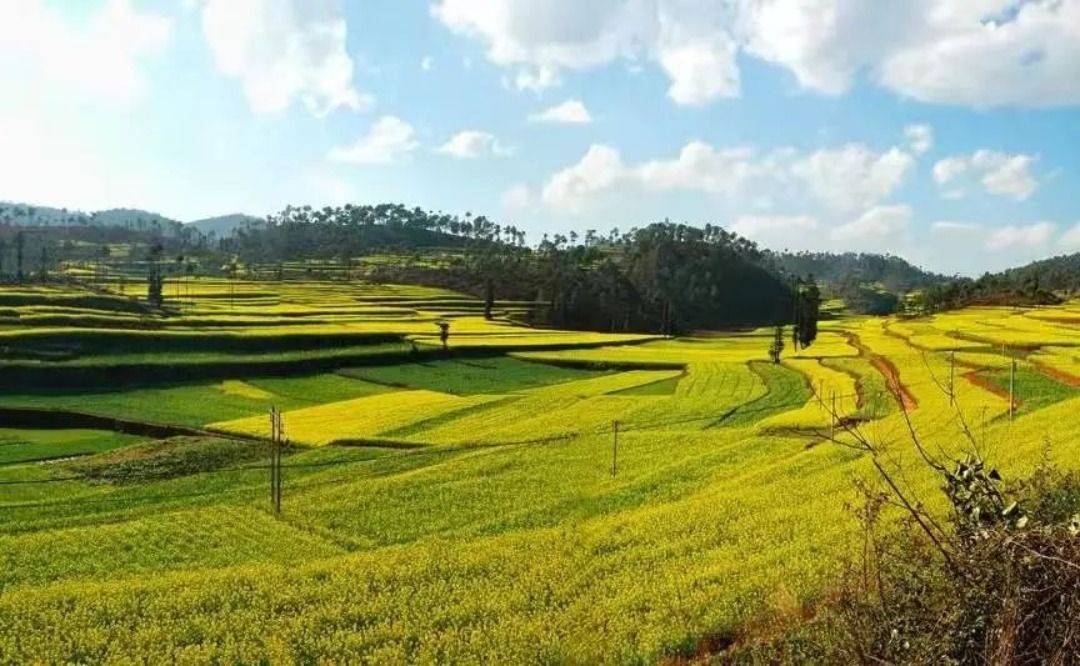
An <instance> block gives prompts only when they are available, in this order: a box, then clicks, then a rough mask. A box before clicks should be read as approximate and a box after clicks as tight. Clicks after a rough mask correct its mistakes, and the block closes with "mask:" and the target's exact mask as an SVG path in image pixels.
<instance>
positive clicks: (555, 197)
mask: <svg viewBox="0 0 1080 666" xmlns="http://www.w3.org/2000/svg"><path fill="white" fill-rule="evenodd" d="M626 177H628V172H627V170H626V167H625V166H623V162H622V156H621V155H619V151H618V150H615V149H614V148H612V147H610V146H604V145H599V144H593V145H592V146H589V150H588V151H587V152H586V153H585V155H584V156H583V157H582V158H581V161H579V162H578V163H577V164H574V165H572V166H569V167H567V168H565V169H563V170H562V171H559V172H558V173H556V174H555V175H553V176H552V177H551V178H550V179H549V180H548V182H547V184H546V185H544V189H543V191H542V192H541V198H542V199H543V201H544V203H546V204H548V205H550V206H552V207H554V208H557V209H560V210H564V211H568V212H581V211H582V210H584V209H585V208H586V207H587V206H588V204H589V203H590V201H591V200H592V199H593V198H594V197H595V196H596V195H599V194H602V193H604V192H605V191H607V190H609V189H610V188H611V187H612V186H614V185H615V184H616V183H618V182H619V181H621V180H623V179H624V178H626Z"/></svg>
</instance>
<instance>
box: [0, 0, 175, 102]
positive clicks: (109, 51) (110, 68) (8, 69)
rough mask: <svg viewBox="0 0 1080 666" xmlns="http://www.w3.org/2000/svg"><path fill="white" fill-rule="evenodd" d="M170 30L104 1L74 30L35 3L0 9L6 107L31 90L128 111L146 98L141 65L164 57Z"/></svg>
mask: <svg viewBox="0 0 1080 666" xmlns="http://www.w3.org/2000/svg"><path fill="white" fill-rule="evenodd" d="M172 29H173V24H172V20H171V19H169V18H167V17H164V16H160V15H157V14H153V13H148V12H141V11H136V10H135V9H134V8H133V7H132V6H131V3H130V2H129V1H128V0H109V1H108V2H106V3H105V4H104V5H103V6H102V7H101V8H100V9H98V10H97V11H93V12H91V14H90V16H89V18H88V19H86V20H85V21H80V22H78V23H76V22H75V21H72V20H69V19H67V18H65V17H64V16H63V15H62V14H61V12H60V11H58V10H57V9H55V8H51V7H50V6H49V5H48V4H47V3H45V2H42V1H41V0H20V1H19V2H4V3H0V82H2V83H4V84H5V88H7V89H8V90H9V100H8V102H9V103H10V102H11V98H13V97H18V96H20V95H25V94H27V92H28V91H29V90H30V89H31V88H34V89H39V88H40V89H45V90H53V89H59V88H63V89H64V90H65V93H67V92H78V93H81V94H86V95H87V96H88V97H89V98H91V99H93V100H94V101H95V102H101V103H104V104H105V105H111V106H128V105H130V104H132V103H134V102H136V101H137V100H138V99H139V98H140V97H142V95H143V94H144V93H145V89H146V87H147V80H146V79H147V76H146V73H145V71H144V68H143V63H144V61H145V60H146V59H147V58H150V57H153V56H156V55H158V54H160V53H161V52H162V51H163V50H164V48H165V46H166V45H167V44H168V42H169V40H170V38H171V35H172ZM16 90H17V91H19V92H18V93H16V92H15V91H16Z"/></svg>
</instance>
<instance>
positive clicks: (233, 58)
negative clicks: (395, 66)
mask: <svg viewBox="0 0 1080 666" xmlns="http://www.w3.org/2000/svg"><path fill="white" fill-rule="evenodd" d="M202 27H203V35H204V36H205V37H206V41H207V43H208V44H209V46H210V50H211V51H212V52H213V54H214V62H215V63H216V64H217V67H218V69H219V70H221V72H222V73H223V74H225V75H226V76H229V77H232V78H236V79H239V81H240V84H241V86H242V87H243V90H244V95H245V96H246V98H247V101H248V105H249V106H250V107H251V110H252V111H254V112H255V113H274V112H278V111H282V110H284V109H286V108H288V107H289V105H290V104H291V103H292V102H293V100H294V99H297V98H299V99H300V100H301V101H302V102H303V104H304V106H305V107H307V109H308V110H309V111H310V112H311V113H312V114H313V115H315V116H316V117H323V116H326V115H327V114H329V113H331V112H332V111H334V110H335V109H339V108H344V109H351V110H354V111H360V110H363V109H366V108H368V107H369V106H370V105H371V103H372V98H371V96H370V95H365V94H361V93H360V92H359V91H358V90H357V89H356V87H355V85H354V84H353V74H354V70H355V66H354V63H353V60H352V58H351V57H349V54H348V53H347V51H346V50H345V33H346V25H345V17H344V16H343V14H342V12H341V7H340V6H339V4H338V3H337V2H335V1H334V0H328V1H321V2H304V1H301V0H205V1H204V3H203V8H202Z"/></svg>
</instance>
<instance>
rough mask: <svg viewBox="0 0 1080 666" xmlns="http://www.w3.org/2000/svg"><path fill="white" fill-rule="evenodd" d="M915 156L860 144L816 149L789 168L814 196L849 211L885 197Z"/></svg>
mask: <svg viewBox="0 0 1080 666" xmlns="http://www.w3.org/2000/svg"><path fill="white" fill-rule="evenodd" d="M914 164H915V158H913V157H912V156H911V155H910V154H909V153H907V152H904V151H903V150H900V149H899V148H895V147H894V148H890V149H889V150H887V151H885V152H883V153H878V152H875V151H873V150H871V149H870V148H868V147H866V146H864V145H862V144H848V145H846V146H843V147H841V148H838V149H823V150H818V151H816V152H814V153H812V154H811V155H808V156H806V157H805V158H803V159H801V160H799V161H798V162H796V163H795V164H794V166H793V167H792V172H793V173H794V174H795V175H796V176H797V177H799V178H801V179H802V180H803V181H805V182H806V184H807V185H808V186H809V188H810V190H811V192H813V193H814V194H815V195H816V196H817V198H818V199H820V200H821V201H823V202H824V203H825V204H826V205H828V206H830V207H831V208H833V209H836V210H839V211H853V210H858V209H862V208H866V207H868V206H872V205H873V204H875V203H877V202H879V201H881V200H883V199H885V198H886V197H888V196H889V195H890V194H892V193H893V192H894V191H895V190H896V188H898V187H899V186H900V184H901V183H902V182H903V180H904V177H905V176H906V175H907V173H908V171H910V170H911V167H912V166H914Z"/></svg>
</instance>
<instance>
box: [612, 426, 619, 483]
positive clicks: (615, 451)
mask: <svg viewBox="0 0 1080 666" xmlns="http://www.w3.org/2000/svg"><path fill="white" fill-rule="evenodd" d="M618 472H619V422H618V421H612V422H611V476H612V478H614V477H615V475H616V474H617V473H618Z"/></svg>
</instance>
